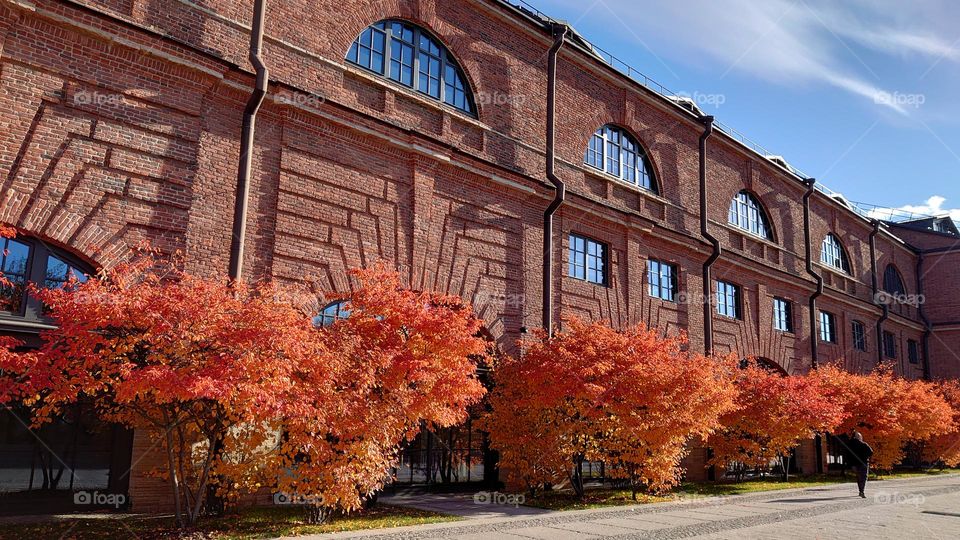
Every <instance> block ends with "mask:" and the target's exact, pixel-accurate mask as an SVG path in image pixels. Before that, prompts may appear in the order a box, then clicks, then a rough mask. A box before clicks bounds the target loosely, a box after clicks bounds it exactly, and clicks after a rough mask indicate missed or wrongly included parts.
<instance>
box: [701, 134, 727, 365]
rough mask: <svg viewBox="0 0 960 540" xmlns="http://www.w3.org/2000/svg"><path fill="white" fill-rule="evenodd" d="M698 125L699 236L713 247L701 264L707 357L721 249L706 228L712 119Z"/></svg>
mask: <svg viewBox="0 0 960 540" xmlns="http://www.w3.org/2000/svg"><path fill="white" fill-rule="evenodd" d="M700 123H701V124H703V134H701V135H700V235H701V236H703V238H704V239H706V241H707V242H710V245H711V246H713V251H712V252H711V253H710V258H708V259H707V261H706V262H705V263H703V352H704V354H707V355H709V354H712V353H713V303H712V302H711V301H710V299H711V298H712V297H713V277H712V276H713V263H715V262H717V259H719V258H720V255H722V254H723V249H722V248H721V247H720V240H717V238H716V237H715V236H713V235H712V234H710V230H709V228H708V226H707V223H708V220H707V139H709V138H710V135H711V134H713V117H712V116H706V115H705V116H701V117H700Z"/></svg>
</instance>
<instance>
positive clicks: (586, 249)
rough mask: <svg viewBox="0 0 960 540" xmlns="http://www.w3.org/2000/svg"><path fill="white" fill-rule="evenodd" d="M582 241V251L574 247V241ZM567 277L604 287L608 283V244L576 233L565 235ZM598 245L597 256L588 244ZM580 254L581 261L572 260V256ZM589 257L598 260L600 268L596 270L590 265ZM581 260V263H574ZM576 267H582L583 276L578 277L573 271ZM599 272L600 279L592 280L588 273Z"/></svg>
mask: <svg viewBox="0 0 960 540" xmlns="http://www.w3.org/2000/svg"><path fill="white" fill-rule="evenodd" d="M577 240H582V241H583V251H578V250H577V248H576V241H577ZM567 242H568V246H567V277H570V278H572V279H576V280H577V281H585V282H587V283H592V284H594V285H600V286H603V287H606V286H608V285H609V282H610V281H609V277H608V274H609V267H610V246H609V245H608V244H606V243H605V242H601V241H599V240H594V239H593V238H590V237H589V236H584V235H582V234H577V233H573V232H572V233H569V235H568V236H567ZM591 245H594V246H598V247H599V248H600V250H601V253H600V255H599V257H598V256H597V255H593V254H591V253H590V246H591ZM580 254H582V261H574V256H575V255H576V256H577V258H578V259H579V255H580ZM591 257H593V258H594V260H599V261H600V264H601V268H600V269H599V270H597V269H596V268H591V267H590V264H589V263H590V260H591ZM577 262H581V263H582V264H576V263H577ZM578 267H582V268H583V277H578V276H577V275H576V273H575V269H576V268H578ZM591 272H594V273H599V275H600V281H594V280H592V279H590V273H591Z"/></svg>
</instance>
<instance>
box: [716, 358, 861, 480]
mask: <svg viewBox="0 0 960 540" xmlns="http://www.w3.org/2000/svg"><path fill="white" fill-rule="evenodd" d="M736 386H737V400H736V402H737V407H738V408H737V410H736V411H732V412H729V413H727V414H725V415H724V416H723V417H722V418H721V423H722V424H723V429H721V430H719V431H717V432H716V433H714V435H712V436H711V437H710V439H709V440H708V445H709V446H710V448H712V449H713V452H714V457H713V459H712V460H711V464H713V465H719V466H721V467H728V466H729V465H731V464H733V463H737V464H741V465H742V466H743V467H746V468H754V467H760V468H766V467H767V466H769V464H770V463H771V462H772V461H773V460H774V459H778V458H783V457H784V456H787V455H788V454H789V452H790V450H792V449H793V448H794V447H796V446H797V444H799V443H800V441H801V440H803V439H807V438H810V437H812V436H813V435H814V434H815V433H823V432H827V431H831V430H833V429H834V428H835V427H836V426H837V425H839V423H840V422H841V420H842V419H843V410H842V409H841V407H840V405H839V403H836V402H833V401H831V400H829V399H826V398H825V397H824V396H823V395H822V389H821V388H820V385H819V383H818V379H815V378H812V377H807V376H799V375H795V376H784V375H781V374H779V373H775V372H772V371H770V370H767V369H764V368H763V367H760V366H758V365H756V364H754V363H750V364H749V365H747V366H746V367H745V368H744V369H743V370H741V371H740V372H739V373H737V379H736Z"/></svg>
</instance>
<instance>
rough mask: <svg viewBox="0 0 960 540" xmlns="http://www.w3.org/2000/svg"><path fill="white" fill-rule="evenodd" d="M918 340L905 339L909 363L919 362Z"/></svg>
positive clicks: (916, 363)
mask: <svg viewBox="0 0 960 540" xmlns="http://www.w3.org/2000/svg"><path fill="white" fill-rule="evenodd" d="M920 357H921V354H920V342H919V341H917V340H915V339H908V340H907V361H908V362H910V363H911V364H915V365H919V364H920Z"/></svg>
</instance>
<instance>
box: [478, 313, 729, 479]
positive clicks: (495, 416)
mask: <svg viewBox="0 0 960 540" xmlns="http://www.w3.org/2000/svg"><path fill="white" fill-rule="evenodd" d="M536 337H537V339H536V340H535V341H534V342H533V343H532V344H530V346H529V348H528V349H527V350H526V352H525V353H524V354H523V355H522V356H521V357H520V358H517V359H511V360H508V361H506V362H505V363H504V364H503V365H501V366H499V367H498V369H497V370H496V372H495V385H494V390H493V391H492V394H491V399H490V401H491V407H492V413H491V414H490V415H489V416H488V417H487V418H485V420H484V426H485V428H484V429H486V430H487V431H489V432H490V442H491V446H492V447H493V448H494V449H496V450H498V451H499V452H500V462H501V467H502V468H503V469H504V470H506V471H507V472H508V474H510V476H511V477H512V478H513V479H515V480H518V481H521V482H524V483H525V485H527V486H528V487H529V488H530V489H536V488H537V487H538V486H542V485H544V484H548V483H552V484H556V483H559V482H562V481H564V480H566V479H570V480H571V483H572V484H573V486H574V488H575V489H577V490H578V491H580V490H581V489H582V485H580V482H579V479H578V477H577V475H576V473H575V472H573V471H575V470H576V467H577V464H578V463H580V462H583V461H604V462H605V463H606V464H607V472H608V475H610V476H611V477H615V478H624V479H628V480H629V481H630V482H631V484H632V485H633V487H634V489H635V490H636V489H638V488H640V487H643V486H646V487H647V488H649V489H651V490H654V491H656V490H663V489H666V488H668V487H670V486H672V485H673V484H675V483H676V482H677V480H678V477H679V474H680V470H679V463H680V460H681V459H682V457H683V456H684V453H685V451H686V443H687V441H688V440H690V439H691V438H692V437H694V436H706V435H708V434H709V433H711V432H712V431H713V430H714V429H716V428H717V427H719V423H718V419H719V417H720V415H721V414H723V413H725V412H727V411H729V410H731V409H732V407H733V395H734V391H733V386H732V383H731V382H730V379H729V373H730V371H731V370H732V369H733V366H734V364H733V362H732V360H730V359H724V360H721V359H714V358H705V357H703V356H700V355H696V354H693V353H690V352H688V351H686V350H685V345H686V340H685V337H684V336H680V337H674V338H661V337H659V336H658V335H657V333H656V332H654V331H651V330H647V329H646V328H645V327H644V326H642V325H640V326H636V327H633V328H630V329H628V330H626V331H623V332H618V331H615V330H613V329H611V328H610V327H609V326H607V325H605V324H602V323H598V322H594V323H586V322H581V321H579V320H572V321H569V324H568V329H567V330H565V331H563V332H558V333H557V334H556V335H555V336H554V337H553V338H548V336H547V335H546V334H545V333H543V332H540V333H538V334H537V336H536Z"/></svg>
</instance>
